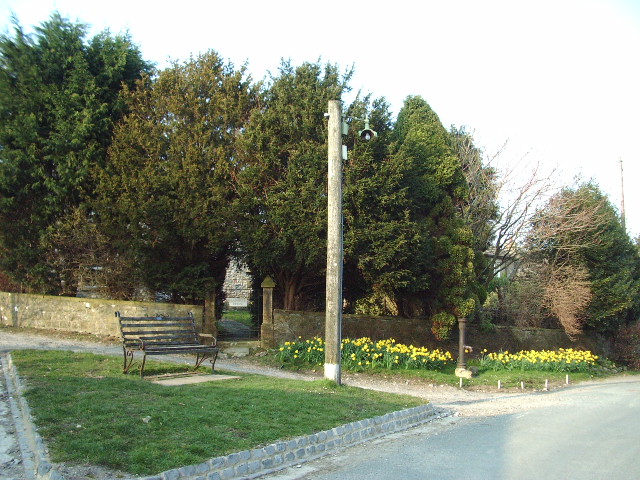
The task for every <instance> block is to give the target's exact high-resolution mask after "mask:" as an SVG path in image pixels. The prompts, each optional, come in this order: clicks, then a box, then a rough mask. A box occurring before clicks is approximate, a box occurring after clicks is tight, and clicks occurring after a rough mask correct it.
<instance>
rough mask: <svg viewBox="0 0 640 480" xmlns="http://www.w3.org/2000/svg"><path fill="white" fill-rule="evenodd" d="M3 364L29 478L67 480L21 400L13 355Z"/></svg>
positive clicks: (18, 439)
mask: <svg viewBox="0 0 640 480" xmlns="http://www.w3.org/2000/svg"><path fill="white" fill-rule="evenodd" d="M1 360H2V370H3V371H4V378H5V380H6V384H7V393H8V395H9V404H10V405H11V413H12V415H13V421H14V425H15V429H16V437H17V438H16V440H17V442H18V444H19V446H20V451H21V453H22V461H23V464H24V468H25V472H26V474H27V475H29V478H35V479H37V480H64V477H63V476H62V475H61V474H60V472H58V471H57V470H56V469H55V468H54V467H53V465H52V464H51V461H50V460H49V454H48V453H47V449H46V447H45V445H44V442H43V441H42V437H40V435H39V434H38V432H37V430H36V427H35V425H34V424H33V419H32V417H31V410H30V409H29V405H27V402H26V400H25V399H24V397H23V396H22V391H23V387H22V384H21V383H20V378H19V377H18V374H17V372H16V369H15V366H14V365H13V360H12V358H11V354H10V353H7V354H5V355H3V356H2V358H1Z"/></svg>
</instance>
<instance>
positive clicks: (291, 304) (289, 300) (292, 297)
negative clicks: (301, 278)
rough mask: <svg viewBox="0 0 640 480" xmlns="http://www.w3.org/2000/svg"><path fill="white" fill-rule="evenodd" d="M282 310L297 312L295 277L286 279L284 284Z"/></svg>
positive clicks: (296, 282)
mask: <svg viewBox="0 0 640 480" xmlns="http://www.w3.org/2000/svg"><path fill="white" fill-rule="evenodd" d="M283 287H284V309H285V310H297V308H298V303H297V297H298V279H297V277H295V276H294V277H293V278H287V279H286V280H285V282H284V286H283Z"/></svg>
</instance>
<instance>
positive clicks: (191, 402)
mask: <svg viewBox="0 0 640 480" xmlns="http://www.w3.org/2000/svg"><path fill="white" fill-rule="evenodd" d="M12 356H13V360H14V363H15V364H16V366H17V368H18V371H19V373H20V375H21V377H22V378H23V379H25V380H26V383H27V385H28V388H27V389H26V393H25V395H26V398H27V401H28V403H29V405H30V407H31V409H32V413H33V415H34V417H35V421H36V424H37V425H38V427H39V431H40V433H41V435H42V436H43V438H44V439H45V441H46V442H47V445H48V447H49V450H50V454H51V457H52V460H53V461H54V462H63V461H64V462H71V463H88V464H94V465H102V466H105V467H108V468H112V469H117V470H123V471H126V472H129V473H134V474H145V475H148V474H154V473H158V472H161V471H164V470H168V469H171V468H176V467H180V466H183V465H190V464H195V463H199V462H202V461H204V460H206V459H208V458H212V457H216V456H219V455H225V454H228V453H231V452H236V451H240V450H245V449H250V448H255V447H257V446H260V445H265V444H269V443H272V442H275V441H277V440H281V439H286V438H291V437H295V436H298V435H303V434H310V433H313V432H317V431H321V430H326V429H330V428H332V427H335V426H337V425H341V424H344V423H348V422H353V421H356V420H360V419H363V418H370V417H374V416H377V415H383V414H385V413H388V412H391V411H395V410H400V409H403V408H407V407H413V406H416V405H420V404H423V403H425V402H424V401H423V400H420V399H417V398H415V397H410V396H406V395H392V394H386V393H382V392H376V391H371V390H361V389H357V388H352V387H346V386H337V385H335V384H334V383H332V382H329V381H326V380H318V381H313V382H305V381H295V380H285V379H278V378H273V377H263V376H258V375H243V376H242V378H241V379H240V380H224V381H218V382H208V383H201V384H195V385H187V386H179V387H167V386H162V385H157V384H154V383H151V382H149V381H148V380H143V379H140V378H139V376H138V375H137V374H129V375H123V374H122V360H121V359H120V358H118V357H110V356H102V355H92V354H83V353H73V352H62V351H32V350H23V351H14V352H13V353H12ZM172 372H184V365H172V364H169V363H161V362H153V361H152V362H148V367H147V368H146V372H145V373H147V374H149V375H151V374H160V373H172Z"/></svg>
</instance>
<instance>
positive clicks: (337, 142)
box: [324, 100, 343, 385]
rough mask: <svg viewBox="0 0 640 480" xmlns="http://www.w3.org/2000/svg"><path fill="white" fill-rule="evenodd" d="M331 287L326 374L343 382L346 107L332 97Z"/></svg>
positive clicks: (327, 305) (330, 120)
mask: <svg viewBox="0 0 640 480" xmlns="http://www.w3.org/2000/svg"><path fill="white" fill-rule="evenodd" d="M328 116H329V138H328V142H327V143H328V157H329V173H328V192H327V197H328V204H327V213H328V216H327V290H326V316H325V350H324V376H325V378H328V379H330V380H333V381H335V382H336V383H337V384H338V385H339V384H340V383H341V368H340V360H341V354H340V346H341V343H342V258H343V247H342V107H341V104H340V101H339V100H329V114H328Z"/></svg>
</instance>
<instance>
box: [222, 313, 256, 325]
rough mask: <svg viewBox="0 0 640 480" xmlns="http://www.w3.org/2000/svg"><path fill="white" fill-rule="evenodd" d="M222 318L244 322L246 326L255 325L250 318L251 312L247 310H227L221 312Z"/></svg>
mask: <svg viewBox="0 0 640 480" xmlns="http://www.w3.org/2000/svg"><path fill="white" fill-rule="evenodd" d="M222 318H223V319H224V320H235V321H236V322H240V323H243V324H245V325H246V326H248V327H255V324H254V323H253V319H252V318H251V312H249V311H248V310H229V311H228V312H224V313H223V314H222Z"/></svg>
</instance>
